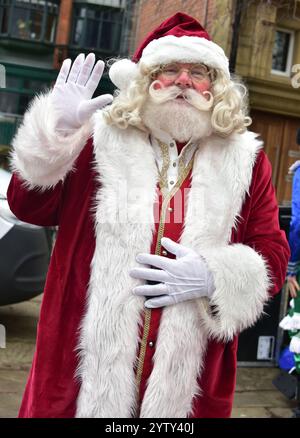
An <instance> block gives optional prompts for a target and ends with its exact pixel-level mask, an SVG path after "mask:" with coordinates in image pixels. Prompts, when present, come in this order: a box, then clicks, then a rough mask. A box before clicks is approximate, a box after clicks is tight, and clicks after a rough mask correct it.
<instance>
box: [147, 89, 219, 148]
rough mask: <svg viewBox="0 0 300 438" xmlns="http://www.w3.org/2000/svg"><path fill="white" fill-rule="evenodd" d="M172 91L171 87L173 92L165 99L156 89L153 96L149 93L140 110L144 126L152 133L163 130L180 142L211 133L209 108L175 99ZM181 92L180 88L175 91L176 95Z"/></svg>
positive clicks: (197, 138) (196, 138)
mask: <svg viewBox="0 0 300 438" xmlns="http://www.w3.org/2000/svg"><path fill="white" fill-rule="evenodd" d="M174 91H175V90H174V89H173V93H172V91H171V92H170V95H169V97H166V99H164V96H163V95H162V94H161V93H160V92H159V91H158V90H156V91H155V95H154V96H153V95H152V96H151V95H149V97H148V98H147V100H146V102H145V104H144V106H143V108H142V110H141V117H142V121H143V123H144V125H145V126H146V128H147V129H148V130H149V131H150V132H151V133H152V134H153V135H155V133H157V132H159V131H163V132H165V133H167V134H169V135H170V136H171V137H172V138H174V139H175V140H177V141H179V142H182V143H184V142H187V141H189V140H191V141H197V140H200V139H201V138H204V137H207V136H209V135H211V133H212V125H211V109H205V110H200V109H197V108H195V106H193V104H190V103H188V102H187V101H186V100H185V99H176V98H174ZM181 92H182V90H180V93H178V92H177V95H178V94H181ZM162 93H164V90H162ZM160 94H161V96H160ZM172 94H173V96H172ZM175 94H176V93H175ZM156 95H157V97H156ZM201 98H202V99H203V104H204V105H205V98H204V97H202V96H201ZM201 98H200V99H201ZM167 99H168V100H167ZM162 100H165V101H162Z"/></svg>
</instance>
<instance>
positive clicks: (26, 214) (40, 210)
mask: <svg viewBox="0 0 300 438" xmlns="http://www.w3.org/2000/svg"><path fill="white" fill-rule="evenodd" d="M61 193H62V183H61V182H60V183H58V184H57V185H56V186H55V187H54V188H53V189H49V190H46V191H40V190H38V189H35V190H29V189H27V188H26V187H25V185H24V181H22V180H21V179H20V177H19V176H18V175H17V174H16V173H14V174H13V176H12V178H11V181H10V184H9V187H8V190H7V200H8V203H9V206H10V209H11V211H12V212H13V213H14V214H15V216H17V218H18V219H20V220H22V221H24V222H28V223H30V224H34V225H41V226H56V225H58V224H59V205H60V199H61Z"/></svg>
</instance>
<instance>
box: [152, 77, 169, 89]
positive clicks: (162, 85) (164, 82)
mask: <svg viewBox="0 0 300 438" xmlns="http://www.w3.org/2000/svg"><path fill="white" fill-rule="evenodd" d="M156 80H157V81H159V82H160V84H155V85H154V89H155V90H158V89H160V88H165V87H169V86H170V85H172V84H173V82H174V80H170V79H166V78H165V77H164V76H163V75H158V76H157V78H156Z"/></svg>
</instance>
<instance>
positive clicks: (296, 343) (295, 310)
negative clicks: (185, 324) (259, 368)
mask: <svg viewBox="0 0 300 438" xmlns="http://www.w3.org/2000/svg"><path fill="white" fill-rule="evenodd" d="M296 141H297V144H298V145H300V129H298V131H297V136H296ZM289 173H290V174H292V175H293V187H292V209H291V212H292V215H291V222H290V232H289V245H290V249H291V256H290V259H289V262H288V270H287V278H286V282H287V290H288V292H289V294H290V296H291V298H292V300H291V302H290V309H289V311H288V314H287V315H286V316H285V317H284V318H283V320H282V321H281V322H280V324H279V325H280V327H281V328H283V329H284V330H288V332H289V336H290V338H291V340H290V346H289V349H290V351H291V352H292V353H294V358H295V363H296V368H297V372H298V373H300V286H299V278H300V161H299V160H298V161H296V162H295V163H294V164H293V165H292V166H291V167H290V169H289Z"/></svg>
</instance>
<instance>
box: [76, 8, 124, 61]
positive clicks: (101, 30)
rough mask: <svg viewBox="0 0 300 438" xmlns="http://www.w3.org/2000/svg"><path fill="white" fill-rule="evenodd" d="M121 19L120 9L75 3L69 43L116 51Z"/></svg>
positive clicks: (118, 45)
mask: <svg viewBox="0 0 300 438" xmlns="http://www.w3.org/2000/svg"><path fill="white" fill-rule="evenodd" d="M122 20H123V11H122V10H120V9H116V8H113V9H112V8H111V9H107V8H102V7H92V6H90V5H89V6H86V5H85V6H82V5H75V8H74V19H73V30H72V38H71V44H72V45H75V46H80V47H84V48H88V49H94V50H95V49H98V50H104V51H108V52H118V50H119V47H120V38H121V28H122Z"/></svg>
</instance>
